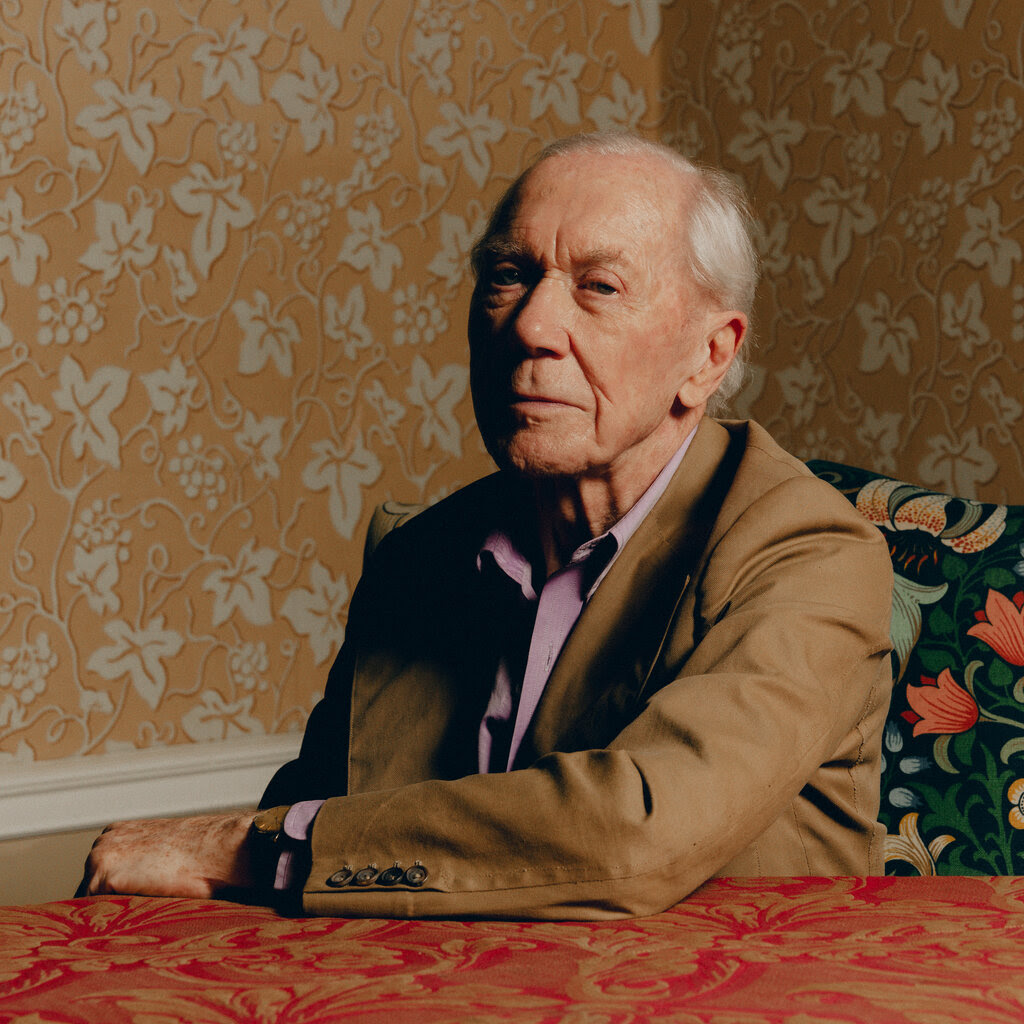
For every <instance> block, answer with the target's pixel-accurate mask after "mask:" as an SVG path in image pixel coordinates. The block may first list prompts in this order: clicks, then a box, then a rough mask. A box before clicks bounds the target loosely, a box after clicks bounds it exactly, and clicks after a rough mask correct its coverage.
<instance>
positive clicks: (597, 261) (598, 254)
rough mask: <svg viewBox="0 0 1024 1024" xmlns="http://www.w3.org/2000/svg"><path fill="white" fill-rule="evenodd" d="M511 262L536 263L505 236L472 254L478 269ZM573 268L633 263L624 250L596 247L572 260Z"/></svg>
mask: <svg viewBox="0 0 1024 1024" xmlns="http://www.w3.org/2000/svg"><path fill="white" fill-rule="evenodd" d="M503 259H505V260H511V261H513V262H519V263H533V262H536V258H535V257H534V254H533V252H532V251H531V249H530V248H529V247H528V246H526V245H524V244H523V243H522V242H520V241H518V240H517V239H515V238H509V237H508V236H507V235H505V236H502V235H496V236H494V237H493V238H489V239H486V240H485V241H483V242H481V243H480V245H479V246H478V247H477V249H476V251H475V252H474V265H475V266H476V267H477V268H478V269H480V268H482V267H483V266H484V264H486V263H494V262H497V261H498V260H503ZM572 262H573V265H574V266H575V267H598V266H615V265H619V266H625V267H630V266H632V265H633V261H632V260H631V259H630V258H629V257H628V256H627V255H626V252H625V250H624V249H613V248H607V247H604V246H596V247H595V248H593V249H588V250H587V251H586V252H584V253H583V254H582V255H581V256H578V257H576V258H575V259H573V261H572Z"/></svg>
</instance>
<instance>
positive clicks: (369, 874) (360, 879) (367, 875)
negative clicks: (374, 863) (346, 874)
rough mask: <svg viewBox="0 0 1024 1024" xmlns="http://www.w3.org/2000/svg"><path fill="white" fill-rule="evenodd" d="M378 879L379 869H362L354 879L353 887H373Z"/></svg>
mask: <svg viewBox="0 0 1024 1024" xmlns="http://www.w3.org/2000/svg"><path fill="white" fill-rule="evenodd" d="M376 877H377V869H376V868H371V867H365V868H360V869H359V870H358V871H357V872H356V873H355V875H354V876H353V877H352V884H353V885H372V884H373V880H374V879H375V878H376Z"/></svg>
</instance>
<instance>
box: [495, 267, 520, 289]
mask: <svg viewBox="0 0 1024 1024" xmlns="http://www.w3.org/2000/svg"><path fill="white" fill-rule="evenodd" d="M487 280H488V283H489V284H490V286H491V287H492V288H515V287H517V286H518V285H521V284H522V283H523V273H522V271H521V270H520V269H519V267H517V266H516V265H515V264H514V263H498V264H497V265H496V266H493V267H492V268H491V272H490V273H489V274H488V275H487Z"/></svg>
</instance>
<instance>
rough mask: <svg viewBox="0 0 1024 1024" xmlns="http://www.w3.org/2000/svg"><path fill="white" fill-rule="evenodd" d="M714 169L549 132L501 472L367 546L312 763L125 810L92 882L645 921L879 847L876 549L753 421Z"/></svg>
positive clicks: (485, 402)
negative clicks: (729, 415) (742, 880)
mask: <svg viewBox="0 0 1024 1024" xmlns="http://www.w3.org/2000/svg"><path fill="white" fill-rule="evenodd" d="M755 262H756V261H755V258H754V256H753V251H752V247H751V244H750V241H749V238H748V235H747V233H746V226H745V219H744V215H743V205H742V200H741V199H739V198H738V197H737V195H736V193H735V191H734V189H733V188H732V187H731V185H730V184H729V183H728V181H727V180H726V179H724V178H722V177H720V176H719V175H717V174H713V173H709V172H703V171H698V170H696V169H695V168H694V167H693V166H692V165H690V164H689V163H687V162H686V161H685V160H683V159H682V158H680V157H679V156H677V155H676V154H674V153H672V152H671V151H668V150H665V149H663V148H661V147H659V146H655V145H653V144H650V143H647V142H644V141H642V140H640V139H637V138H635V137H632V136H602V135H598V136H583V137H580V138H577V139H573V140H569V141H567V142H563V143H559V144H556V145H554V146H553V147H550V148H549V149H548V150H546V151H545V152H544V153H542V154H541V156H540V157H539V159H538V160H536V161H535V162H534V163H533V164H532V165H531V166H530V167H529V168H528V169H527V171H526V172H525V173H524V174H523V175H522V176H521V177H520V179H519V180H518V181H517V182H515V184H514V185H513V186H512V187H511V189H510V190H509V191H508V193H507V194H506V195H505V197H504V198H503V199H502V201H501V202H500V203H499V204H498V207H497V208H496V210H495V212H494V214H493V215H492V218H491V221H490V224H489V226H488V229H487V232H486V234H485V236H484V238H483V239H482V241H481V242H480V243H479V245H478V246H477V249H476V251H475V254H474V265H475V270H476V274H477V283H476V289H475V292H474V296H473V302H472V309H471V313H470V325H469V339H470V350H471V363H472V389H473V398H474V404H475V408H476V415H477V419H478V422H479V425H480V429H481V432H482V434H483V437H484V439H485V441H486V443H487V446H488V450H489V451H490V453H491V455H492V456H493V458H494V460H495V462H496V463H497V465H498V467H499V471H498V472H497V473H496V474H494V475H492V476H490V477H487V478H485V479H483V480H480V481H477V482H476V483H475V484H472V485H470V486H469V487H467V488H465V489H464V490H462V491H459V492H458V493H456V494H454V495H452V496H451V497H449V498H448V499H446V500H445V501H442V502H440V503H439V504H437V505H435V506H433V507H431V508H428V509H426V510H424V511H422V512H420V513H419V514H418V515H416V516H415V517H413V518H410V519H409V520H408V521H407V522H405V523H404V524H402V525H401V526H399V527H398V528H397V529H394V530H392V531H391V532H390V533H387V535H386V536H385V537H384V538H383V540H382V541H381V543H380V544H379V546H378V547H377V549H376V551H375V552H374V553H373V555H372V556H370V558H369V560H368V563H367V566H366V570H365V572H364V576H363V579H362V581H361V583H360V586H359V588H358V591H357V593H356V595H355V597H354V598H353V601H352V606H351V613H350V618H349V622H348V630H347V638H346V641H345V644H344V647H343V649H342V651H341V653H340V654H339V656H338V659H337V661H336V663H335V665H334V667H333V669H332V671H331V675H330V678H329V680H328V685H327V690H326V695H325V697H324V700H323V701H322V702H321V703H320V705H319V706H318V707H317V708H316V709H315V711H314V712H313V715H312V717H311V719H310V722H309V725H308V728H307V730H306V735H305V738H304V742H303V746H302V751H301V753H300V756H299V758H298V759H297V760H296V761H294V762H292V763H290V764H288V765H285V766H284V768H283V769H282V770H281V771H280V772H279V773H278V775H277V776H276V777H275V779H274V781H273V782H272V783H271V785H270V787H269V789H268V791H267V793H266V795H265V797H264V800H263V804H262V806H263V807H264V808H265V809H264V810H263V811H261V812H260V813H259V814H258V815H256V816H255V820H254V819H253V814H252V813H251V812H250V813H248V814H243V815H223V816H220V815H218V816H211V817H208V818H200V819H188V820H186V821H185V822H175V821H157V822H142V823H135V824H122V825H118V826H115V827H113V828H112V829H111V830H108V832H107V833H105V834H104V835H103V836H101V837H100V839H99V840H98V841H97V844H96V846H95V847H94V850H93V853H92V854H91V856H90V861H89V863H88V865H87V870H86V883H85V884H86V886H87V889H88V891H89V892H102V891H110V890H113V891H130V892H148V893H177V894H186V895H188V894H190V895H209V894H211V893H215V892H217V891H220V890H222V889H224V888H227V887H230V888H233V889H247V888H253V887H262V888H264V889H265V890H267V889H269V888H270V886H271V885H272V884H273V883H272V879H276V885H277V887H278V888H279V889H284V890H289V889H290V890H291V891H293V892H296V893H298V892H301V899H302V905H303V907H304V908H305V910H306V911H308V912H312V913H324V914H343V915H370V916H439V915H444V916H448V915H452V916H454V915H459V916H461V915H477V916H485V917H535V918H603V917H613V916H620V915H631V914H647V913H652V912H656V911H659V910H662V909H664V908H666V907H668V906H670V905H672V904H673V903H675V902H677V901H678V900H680V899H682V898H683V897H685V896H686V895H687V894H688V893H689V892H691V891H692V890H693V889H694V888H695V887H696V886H698V885H699V884H700V883H701V882H703V881H704V880H705V879H707V878H708V877H710V876H711V875H714V874H732V875H829V874H851V875H864V874H870V873H877V872H879V871H880V869H881V866H882V835H883V831H882V829H881V826H880V825H879V824H878V823H877V822H876V820H875V819H876V813H877V808H878V774H879V759H880V732H881V728H882V724H883V720H884V716H885V711H886V707H887V704H888V699H889V689H890V686H891V675H890V669H889V657H888V653H889V642H888V624H889V594H890V587H891V575H890V563H889V559H888V556H887V552H886V549H885V547H884V545H883V543H882V541H881V538H880V536H879V535H878V534H877V532H876V531H875V530H874V529H873V528H872V527H870V526H868V525H867V524H866V523H865V522H863V521H862V520H861V519H860V518H859V517H858V516H857V514H856V513H855V512H854V511H853V510H852V509H851V507H850V506H849V505H848V503H847V502H846V501H845V500H843V499H842V498H841V497H840V496H839V495H837V494H836V493H835V492H833V490H832V489H831V488H830V487H828V486H827V485H826V484H823V483H821V482H820V481H818V480H816V479H815V478H814V477H813V476H812V475H811V474H810V473H809V472H808V471H807V470H806V468H805V467H803V466H802V465H801V463H799V462H798V461H797V460H796V459H794V458H792V457H791V456H789V455H787V454H786V453H785V452H783V451H782V450H781V449H779V448H778V447H777V446H776V445H775V444H774V443H773V442H772V441H771V439H770V438H769V437H768V436H767V434H766V433H765V432H764V431H763V430H762V429H761V428H759V427H758V426H757V425H756V424H754V423H746V422H719V421H717V420H714V419H711V418H709V417H708V416H706V415H705V412H706V409H707V406H708V403H709V402H711V401H712V400H713V399H714V398H716V392H720V389H722V388H723V382H725V385H724V386H725V387H729V385H730V380H731V378H734V377H735V376H736V375H737V368H738V364H737V354H738V352H739V350H740V346H741V344H742V342H743V340H744V335H745V333H746V331H747V322H748V315H749V308H750V304H751V299H752V295H753V289H754V280H755Z"/></svg>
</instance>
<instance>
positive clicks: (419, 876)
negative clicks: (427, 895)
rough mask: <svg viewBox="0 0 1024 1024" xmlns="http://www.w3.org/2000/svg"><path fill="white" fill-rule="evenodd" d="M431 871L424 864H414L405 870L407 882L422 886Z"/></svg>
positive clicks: (407, 883)
mask: <svg viewBox="0 0 1024 1024" xmlns="http://www.w3.org/2000/svg"><path fill="white" fill-rule="evenodd" d="M428 874H429V872H428V871H427V869H426V868H425V867H424V866H423V865H422V864H413V866H412V867H411V868H409V869H408V870H407V871H406V872H405V884H406V885H412V886H420V885H422V884H423V883H424V882H425V881H426V880H427V875H428Z"/></svg>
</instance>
